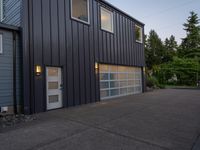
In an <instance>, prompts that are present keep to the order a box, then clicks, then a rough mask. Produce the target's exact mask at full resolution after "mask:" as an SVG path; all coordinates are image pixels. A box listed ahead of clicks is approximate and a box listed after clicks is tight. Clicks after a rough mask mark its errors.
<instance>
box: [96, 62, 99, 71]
mask: <svg viewBox="0 0 200 150" xmlns="http://www.w3.org/2000/svg"><path fill="white" fill-rule="evenodd" d="M95 69H96V70H98V69H99V64H98V63H97V62H96V63H95Z"/></svg>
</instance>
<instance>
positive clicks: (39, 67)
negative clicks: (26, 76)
mask: <svg viewBox="0 0 200 150" xmlns="http://www.w3.org/2000/svg"><path fill="white" fill-rule="evenodd" d="M35 74H36V75H37V76H40V75H41V74H42V67H41V66H40V65H36V66H35Z"/></svg>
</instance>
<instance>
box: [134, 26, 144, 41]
mask: <svg viewBox="0 0 200 150" xmlns="http://www.w3.org/2000/svg"><path fill="white" fill-rule="evenodd" d="M136 27H137V28H139V29H140V36H141V41H139V40H137V39H136V36H135V41H136V42H137V43H140V44H142V43H143V28H142V27H141V26H139V25H137V24H135V35H136Z"/></svg>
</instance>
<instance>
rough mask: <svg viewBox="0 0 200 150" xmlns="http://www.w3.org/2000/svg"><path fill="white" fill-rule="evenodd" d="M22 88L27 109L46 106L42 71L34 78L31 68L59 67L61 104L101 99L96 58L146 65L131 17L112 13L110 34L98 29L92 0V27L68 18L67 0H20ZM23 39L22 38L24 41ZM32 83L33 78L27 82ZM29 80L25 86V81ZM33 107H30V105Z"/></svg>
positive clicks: (95, 3)
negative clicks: (111, 30)
mask: <svg viewBox="0 0 200 150" xmlns="http://www.w3.org/2000/svg"><path fill="white" fill-rule="evenodd" d="M23 5H24V7H25V9H24V12H23V14H26V15H25V16H24V22H23V26H22V27H23V37H24V40H23V42H24V57H25V58H24V75H25V78H24V83H25V84H24V88H25V89H29V90H30V91H29V92H27V91H26V90H25V92H27V93H28V94H27V93H25V94H24V95H25V101H27V100H29V99H30V101H27V102H26V105H25V107H26V112H28V113H30V112H33V113H34V112H41V111H44V110H45V107H46V106H45V105H46V103H45V102H46V96H45V95H46V93H45V86H44V85H45V84H44V83H45V74H43V75H42V76H41V77H39V78H38V77H35V76H34V66H35V65H36V64H40V65H42V66H43V67H45V66H60V67H62V68H63V79H64V91H63V92H64V93H63V95H64V97H65V98H64V107H67V106H73V105H80V104H86V103H90V102H96V101H99V99H100V96H99V80H98V79H99V77H98V74H96V72H95V62H99V63H109V64H117V65H128V66H138V67H141V66H143V65H144V59H143V57H144V55H143V54H144V52H143V51H144V47H143V44H136V42H135V36H134V21H133V20H132V19H129V18H128V17H127V16H125V15H124V14H122V13H121V12H119V11H118V10H115V9H113V8H110V7H108V6H106V7H107V8H109V9H110V10H111V11H113V14H114V33H109V32H106V31H103V30H101V28H100V27H101V26H100V6H103V7H104V4H101V3H100V2H99V1H96V0H90V20H91V21H90V25H87V24H84V23H81V22H78V21H75V20H72V19H71V14H70V9H71V8H70V0H29V1H28V2H27V1H24V2H23ZM25 38H26V39H25ZM29 81H31V82H29ZM26 83H27V84H26ZM33 105H34V106H33Z"/></svg>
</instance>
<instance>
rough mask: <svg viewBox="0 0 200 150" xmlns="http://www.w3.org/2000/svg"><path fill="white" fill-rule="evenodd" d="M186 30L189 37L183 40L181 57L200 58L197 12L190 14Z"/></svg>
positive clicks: (199, 29) (199, 27)
mask: <svg viewBox="0 0 200 150" xmlns="http://www.w3.org/2000/svg"><path fill="white" fill-rule="evenodd" d="M184 30H185V31H186V33H187V36H186V38H183V39H182V43H181V47H180V49H179V56H180V57H185V58H195V57H200V26H199V19H198V16H197V14H196V13H195V12H193V11H192V12H190V16H189V17H188V19H187V23H185V24H184Z"/></svg>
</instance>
